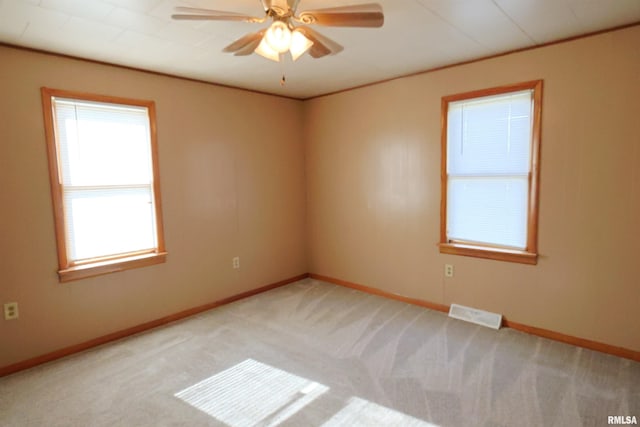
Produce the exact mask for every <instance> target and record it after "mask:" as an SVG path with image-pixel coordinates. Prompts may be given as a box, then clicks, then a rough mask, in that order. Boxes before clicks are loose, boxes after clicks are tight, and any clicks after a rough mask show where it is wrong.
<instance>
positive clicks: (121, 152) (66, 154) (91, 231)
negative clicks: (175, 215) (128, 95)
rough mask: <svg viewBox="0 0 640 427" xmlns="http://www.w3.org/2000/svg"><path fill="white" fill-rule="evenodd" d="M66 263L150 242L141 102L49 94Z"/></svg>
mask: <svg viewBox="0 0 640 427" xmlns="http://www.w3.org/2000/svg"><path fill="white" fill-rule="evenodd" d="M53 105H54V112H55V121H56V134H57V138H56V140H57V150H58V160H59V166H60V175H61V176H60V180H61V184H62V199H63V209H64V223H65V230H66V236H65V239H66V247H67V258H68V260H69V261H70V262H72V263H73V262H81V261H82V260H87V259H95V258H100V257H110V256H117V255H121V254H128V253H132V252H145V251H153V250H154V249H155V248H156V247H157V241H156V240H157V233H156V224H155V213H154V212H155V208H154V205H153V204H154V197H153V165H152V157H151V143H150V125H149V112H148V109H147V108H146V107H137V106H128V105H119V104H108V103H99V102H89V101H79V100H73V99H63V98H54V99H53Z"/></svg>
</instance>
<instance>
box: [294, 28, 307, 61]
mask: <svg viewBox="0 0 640 427" xmlns="http://www.w3.org/2000/svg"><path fill="white" fill-rule="evenodd" d="M311 46H313V42H312V41H311V40H309V39H308V38H306V37H305V36H304V34H302V32H300V31H299V30H298V29H297V28H296V29H295V30H293V32H292V33H291V47H290V48H289V50H290V52H291V58H292V59H293V60H294V61H295V60H297V59H298V58H300V56H302V55H303V54H304V53H305V52H306V51H308V50H309V49H310V48H311Z"/></svg>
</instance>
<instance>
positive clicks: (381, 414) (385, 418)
mask: <svg viewBox="0 0 640 427" xmlns="http://www.w3.org/2000/svg"><path fill="white" fill-rule="evenodd" d="M383 425H384V426H402V427H438V426H437V425H436V424H431V423H428V422H426V421H423V420H420V419H418V418H414V417H412V416H411V415H407V414H404V413H402V412H398V411H396V410H394V409H389V408H386V407H384V406H382V405H378V404H377V403H373V402H369V401H368V400H365V399H361V398H359V397H352V398H350V399H349V402H348V403H347V406H345V407H344V408H342V409H341V410H340V411H339V412H338V413H336V414H335V415H334V416H333V417H331V419H329V420H328V421H327V422H326V423H324V424H323V425H322V426H323V427H337V426H349V427H365V426H383Z"/></svg>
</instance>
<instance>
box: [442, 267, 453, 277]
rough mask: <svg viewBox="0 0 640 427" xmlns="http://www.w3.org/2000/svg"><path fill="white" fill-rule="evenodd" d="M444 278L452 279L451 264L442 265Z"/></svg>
mask: <svg viewBox="0 0 640 427" xmlns="http://www.w3.org/2000/svg"><path fill="white" fill-rule="evenodd" d="M444 277H453V265H451V264H445V265H444Z"/></svg>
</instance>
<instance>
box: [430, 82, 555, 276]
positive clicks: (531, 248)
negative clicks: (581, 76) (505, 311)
mask: <svg viewBox="0 0 640 427" xmlns="http://www.w3.org/2000/svg"><path fill="white" fill-rule="evenodd" d="M542 86H543V84H542V80H532V81H528V82H523V83H516V84H511V85H505V86H498V87H493V88H490V89H482V90H476V91H471V92H465V93H459V94H455V95H449V96H444V97H442V108H441V165H440V171H441V173H440V178H441V193H440V195H441V197H440V243H439V245H438V246H439V249H440V253H445V254H451V255H463V256H470V257H476V258H486V259H493V260H499V261H509V262H517V263H523V264H532V265H535V264H537V262H538V205H539V192H540V139H541V123H542ZM522 90H532V91H533V97H532V98H533V119H532V132H531V138H532V140H531V171H530V172H529V177H528V183H529V195H528V207H527V242H526V247H525V248H524V249H523V250H517V249H511V248H506V247H500V246H492V245H484V244H477V243H472V242H464V241H449V240H448V239H447V191H448V189H447V183H448V175H447V144H448V141H447V130H448V114H449V103H451V102H455V101H464V100H470V99H473V98H481V97H485V96H491V95H500V94H506V93H510V92H518V91H522Z"/></svg>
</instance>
